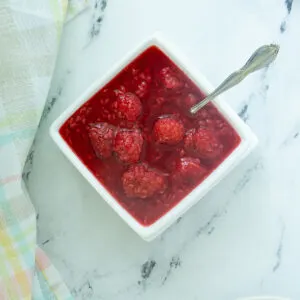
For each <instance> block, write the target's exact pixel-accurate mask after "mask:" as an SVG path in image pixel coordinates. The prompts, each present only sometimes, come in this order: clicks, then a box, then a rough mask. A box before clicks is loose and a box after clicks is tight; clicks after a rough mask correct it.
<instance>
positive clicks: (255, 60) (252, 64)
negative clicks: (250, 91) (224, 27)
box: [190, 44, 279, 114]
mask: <svg viewBox="0 0 300 300" xmlns="http://www.w3.org/2000/svg"><path fill="white" fill-rule="evenodd" d="M278 52H279V46H278V45H274V44H271V45H264V46H262V47H260V48H258V49H257V50H256V51H255V52H254V53H253V54H252V55H251V57H250V58H249V59H248V61H247V62H246V64H245V65H244V66H243V67H242V68H241V69H239V70H238V71H235V72H234V73H232V74H231V75H229V76H228V77H227V78H226V79H225V80H224V81H223V82H222V83H221V84H220V85H219V86H218V87H217V88H216V89H215V90H214V91H213V92H212V93H210V94H209V95H208V96H207V97H206V98H205V99H203V100H202V101H201V102H199V103H197V104H195V105H194V106H193V107H192V108H191V110H190V111H191V113H192V114H195V113H196V112H197V111H198V110H199V109H201V108H202V107H204V106H205V105H206V104H207V103H208V102H210V101H211V100H212V99H214V98H215V97H217V96H218V95H220V94H221V93H223V92H225V91H227V90H228V89H230V88H232V87H233V86H235V85H237V84H238V83H240V82H241V81H242V80H243V79H245V78H246V77H247V76H248V75H249V74H250V73H253V72H255V71H258V70H260V69H262V68H265V67H267V66H269V64H271V63H272V62H273V61H274V60H275V58H276V57H277V54H278Z"/></svg>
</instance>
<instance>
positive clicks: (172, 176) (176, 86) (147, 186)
mask: <svg viewBox="0 0 300 300" xmlns="http://www.w3.org/2000/svg"><path fill="white" fill-rule="evenodd" d="M203 98H204V94H203V93H202V92H201V91H200V90H199V88H198V87H197V86H196V85H195V84H194V83H193V82H192V81H191V80H190V79H189V78H188V77H187V75H186V74H185V73H184V72H183V71H182V70H180V69H179V68H178V67H177V66H176V65H175V64H174V63H173V62H172V61H171V60H170V59H169V58H168V57H167V56H166V55H165V54H164V53H163V52H162V51H160V50H159V49H158V48H157V47H155V46H152V47H150V48H148V49H147V50H146V51H144V52H143V53H142V54H141V55H140V56H138V57H137V58H136V59H135V60H134V61H133V62H132V63H130V64H129V65H128V66H127V67H125V68H124V69H123V70H122V71H121V72H120V73H119V74H118V75H117V76H116V77H115V78H113V79H112V80H111V81H110V82H109V83H108V84H106V85H105V86H104V87H103V88H102V89H101V90H100V91H99V92H98V93H97V94H95V95H94V96H93V97H92V98H91V99H90V100H89V101H87V102H86V103H85V104H84V105H83V106H81V107H80V108H79V109H78V110H77V111H76V112H75V113H74V114H73V115H72V116H71V117H70V118H69V119H68V120H67V121H66V122H65V123H64V124H63V126H62V127H61V128H60V134H61V135H62V137H63V138H64V140H65V141H66V142H67V143H68V145H69V146H70V147H71V148H72V150H73V151H74V152H75V153H76V154H77V156H78V157H79V158H80V160H81V161H82V162H83V163H84V164H85V165H86V167H87V168H88V169H89V170H90V171H91V172H92V173H93V174H94V176H95V177H96V178H97V179H98V180H99V181H100V182H101V184H102V185H104V186H105V187H106V189H107V191H108V192H109V193H110V194H111V195H112V196H113V197H114V198H115V199H116V200H117V201H118V202H119V203H120V204H121V205H122V206H123V207H124V208H125V209H126V210H127V211H128V212H129V213H130V214H131V215H132V216H133V217H134V218H135V219H136V220H137V221H138V222H139V223H141V224H142V225H144V226H149V225H151V224H153V223H154V222H155V221H156V220H158V219H159V218H160V217H161V216H163V215H164V214H165V213H166V212H168V211H169V210H170V209H171V208H172V207H174V206H175V205H176V204H177V203H178V202H180V201H181V200H182V199H183V198H184V197H185V196H186V195H187V194H189V193H190V192H191V191H192V190H193V189H194V188H195V187H196V186H197V185H199V184H200V183H201V182H202V181H203V180H204V179H205V178H206V177H207V176H208V175H209V174H210V173H211V172H213V171H214V170H215V169H216V167H217V166H218V165H219V164H220V163H221V162H222V161H223V160H224V159H225V158H226V157H227V156H228V155H229V154H230V153H231V152H232V151H233V150H234V149H235V148H236V147H237V146H238V144H239V143H240V141H241V139H240V137H239V136H238V134H237V133H236V132H235V130H234V129H233V128H232V127H231V125H230V124H229V123H228V122H227V121H226V120H225V119H224V118H223V117H222V115H221V114H220V113H219V111H218V110H217V109H216V108H215V107H214V106H213V105H212V104H209V105H207V106H206V107H205V108H203V109H201V110H200V111H199V112H198V113H197V114H196V115H195V116H192V115H191V114H190V113H189V109H190V107H191V106H192V105H194V104H195V103H197V102H199V101H200V100H202V99H203Z"/></svg>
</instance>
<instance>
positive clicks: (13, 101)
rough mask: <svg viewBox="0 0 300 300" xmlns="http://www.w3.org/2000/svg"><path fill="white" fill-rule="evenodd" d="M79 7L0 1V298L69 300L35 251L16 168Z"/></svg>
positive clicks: (73, 1) (46, 0)
mask: <svg viewBox="0 0 300 300" xmlns="http://www.w3.org/2000/svg"><path fill="white" fill-rule="evenodd" d="M68 4H69V12H70V14H69V15H68V16H66V14H67V7H68ZM85 5H86V0H69V3H68V0H0V300H18V299H22V300H27V299H35V300H42V299H64V300H65V299H71V295H70V293H69V292H68V289H67V288H66V286H65V285H64V283H63V282H62V281H61V279H60V277H59V275H58V274H57V273H56V271H55V269H54V268H53V266H52V265H51V263H50V262H49V260H48V259H47V257H46V256H45V255H44V253H43V252H42V250H40V249H39V248H38V247H37V245H36V215H35V211H34V208H33V206H32V204H31V202H30V200H29V198H28V196H27V195H26V191H25V189H24V188H23V182H22V170H23V167H24V163H25V160H26V157H27V154H28V151H29V149H30V147H31V145H32V142H33V139H34V136H35V133H36V130H37V127H38V124H39V121H40V117H41V114H42V111H43V108H44V104H45V100H46V97H47V93H48V91H49V87H50V82H51V76H52V73H53V68H54V64H55V58H56V54H57V49H58V44H59V39H60V36H61V31H62V27H63V23H64V20H65V19H66V18H67V19H69V18H71V17H72V16H74V15H75V14H76V13H77V12H78V11H79V10H81V9H82V8H83V7H84V6H85Z"/></svg>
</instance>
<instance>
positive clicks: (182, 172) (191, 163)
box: [172, 157, 207, 187]
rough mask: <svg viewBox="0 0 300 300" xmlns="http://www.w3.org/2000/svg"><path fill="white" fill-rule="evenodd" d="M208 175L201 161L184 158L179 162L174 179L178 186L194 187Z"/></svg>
mask: <svg viewBox="0 0 300 300" xmlns="http://www.w3.org/2000/svg"><path fill="white" fill-rule="evenodd" d="M206 173H207V172H206V169H205V168H204V167H203V166H201V164H200V160H199V159H197V158H191V157H183V158H181V159H180V160H179V161H178V162H177V164H176V168H175V171H174V172H173V176H172V179H173V182H174V183H175V184H176V186H180V187H193V186H195V185H197V184H198V183H199V181H200V180H201V179H203V178H204V176H205V174H206Z"/></svg>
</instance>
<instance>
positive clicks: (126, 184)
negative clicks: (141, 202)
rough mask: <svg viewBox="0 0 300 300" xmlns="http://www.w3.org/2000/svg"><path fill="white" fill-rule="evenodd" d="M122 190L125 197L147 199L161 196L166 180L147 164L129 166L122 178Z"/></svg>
mask: <svg viewBox="0 0 300 300" xmlns="http://www.w3.org/2000/svg"><path fill="white" fill-rule="evenodd" d="M122 184H123V189H124V192H125V194H126V195H127V197H130V198H142V199H145V198H149V197H151V196H153V195H155V194H162V193H163V192H164V191H165V189H166V187H167V183H166V178H165V176H164V175H162V174H161V173H160V172H159V171H157V170H155V169H151V168H150V167H149V166H148V165H147V164H138V165H133V166H130V167H129V169H128V170H127V171H126V172H125V173H124V174H123V176H122Z"/></svg>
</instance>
